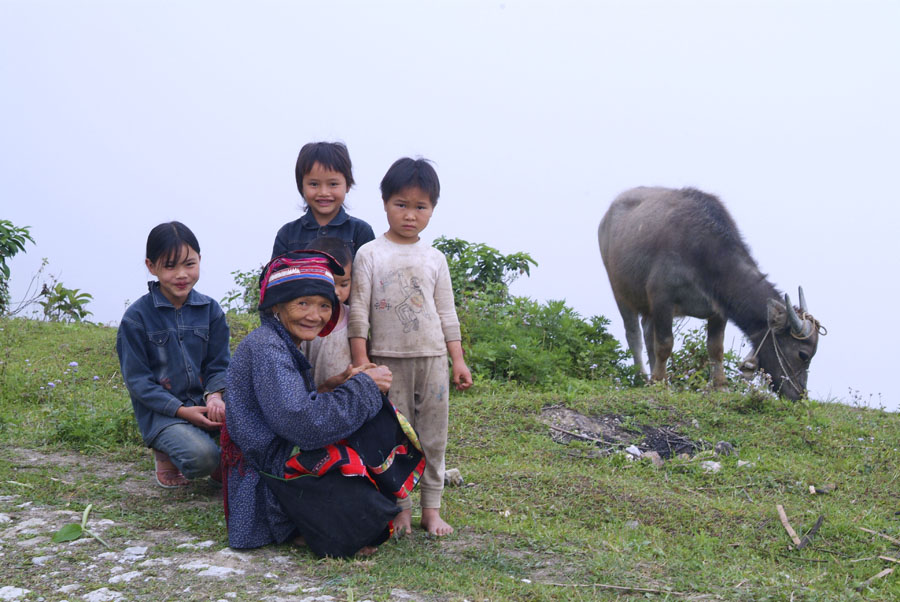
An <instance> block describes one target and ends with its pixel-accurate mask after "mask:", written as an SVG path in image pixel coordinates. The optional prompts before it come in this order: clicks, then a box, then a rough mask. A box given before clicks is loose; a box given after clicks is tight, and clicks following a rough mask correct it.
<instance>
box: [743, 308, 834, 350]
mask: <svg viewBox="0 0 900 602" xmlns="http://www.w3.org/2000/svg"><path fill="white" fill-rule="evenodd" d="M799 318H800V319H801V320H803V321H805V320H809V321H810V322H812V324H813V326H814V328H812V329H810V331H809V334H808V335H806V336H805V337H801V336H797V335H796V334H794V330H793V329H791V336H792V337H794V338H795V339H797V340H798V341H805V340H806V339H808V338H809V337H811V336H812V335H813V333H814V332H818V333H819V336H823V337H824V336H825V335H826V334H828V329H827V328H825V327H824V326H822V324H821V323H820V322H819V321H818V320H816V319H815V318H814V317H813V315H812V314H811V313H808V312H805V311H803V310H802V309H801V310H800V312H799ZM766 334H768V333H766ZM761 344H762V343H760V345H761Z"/></svg>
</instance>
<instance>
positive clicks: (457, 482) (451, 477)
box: [444, 468, 465, 487]
mask: <svg viewBox="0 0 900 602" xmlns="http://www.w3.org/2000/svg"><path fill="white" fill-rule="evenodd" d="M463 484H465V481H464V480H463V477H462V473H460V472H459V469H458V468H449V469H447V470H445V471H444V485H446V486H447V487H461V486H462V485H463Z"/></svg>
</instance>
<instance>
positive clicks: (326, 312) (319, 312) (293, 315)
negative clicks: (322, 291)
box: [272, 295, 332, 343]
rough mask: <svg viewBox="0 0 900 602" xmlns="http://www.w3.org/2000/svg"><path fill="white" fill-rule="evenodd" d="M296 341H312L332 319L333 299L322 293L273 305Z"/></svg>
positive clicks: (273, 309)
mask: <svg viewBox="0 0 900 602" xmlns="http://www.w3.org/2000/svg"><path fill="white" fill-rule="evenodd" d="M272 311H273V312H274V313H275V315H276V316H277V317H278V319H279V320H281V323H282V324H283V325H284V327H285V328H286V329H287V331H288V332H289V333H290V335H291V338H293V339H294V342H295V343H299V342H300V341H311V340H313V339H315V338H316V337H317V336H319V332H321V330H322V329H323V328H324V327H325V324H327V323H328V320H330V319H331V312H332V307H331V299H329V298H328V297H323V296H322V295H310V296H308V297H297V298H296V299H292V300H290V301H286V302H284V303H279V304H278V305H275V306H273V307H272Z"/></svg>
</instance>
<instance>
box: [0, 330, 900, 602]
mask: <svg viewBox="0 0 900 602" xmlns="http://www.w3.org/2000/svg"><path fill="white" fill-rule="evenodd" d="M250 327H252V325H251V326H250ZM247 328H249V327H247ZM247 328H245V329H244V330H245V331H246V329H247ZM0 329H2V330H0V360H2V362H3V363H2V364H0V449H8V448H10V447H16V448H28V449H33V450H38V451H40V452H42V453H51V452H67V453H71V454H76V453H77V454H84V458H85V461H89V459H90V458H92V457H102V458H103V459H104V460H105V461H107V462H111V463H113V464H117V463H120V464H121V465H122V466H123V467H125V468H128V469H130V470H135V469H136V470H145V471H148V472H149V470H150V467H151V465H150V459H149V454H148V453H147V452H146V450H145V449H144V448H143V447H142V445H141V442H140V437H139V436H138V434H137V430H136V428H135V426H134V424H133V422H134V420H133V416H132V412H131V404H130V401H129V399H128V396H127V393H126V392H125V390H124V387H123V385H122V382H121V377H120V375H119V374H118V371H117V369H118V364H117V360H116V356H115V349H114V347H115V331H114V330H113V329H110V328H105V327H100V326H91V325H63V324H48V323H43V322H36V321H29V320H5V321H0ZM73 361H74V362H78V366H77V371H75V370H74V368H73V367H70V366H69V363H70V362H73ZM67 370H68V371H67ZM94 376H98V377H99V378H98V379H96V380H95V379H94V378H93V377H94ZM50 382H54V384H55V386H54V387H52V388H50V387H48V384H47V383H50ZM42 386H43V387H44V389H41V387H42ZM555 404H562V405H565V406H566V407H568V408H571V409H574V410H577V411H579V412H581V413H583V414H586V415H600V414H618V415H620V416H622V417H623V418H624V420H625V421H626V423H627V424H628V425H632V426H639V425H652V426H669V427H672V428H676V429H677V430H678V431H679V432H680V433H681V434H683V435H686V436H688V437H690V438H691V439H692V440H694V441H700V440H702V441H704V442H707V443H709V444H712V443H715V442H716V441H728V442H730V443H732V444H733V445H734V446H735V448H737V450H738V451H739V454H740V455H739V458H738V457H733V456H725V457H716V458H709V459H715V460H716V461H718V462H720V463H721V464H722V469H721V470H720V471H719V472H718V473H709V472H706V471H704V470H703V468H701V466H700V462H701V461H700V460H699V459H694V460H677V459H673V460H669V461H667V462H666V463H665V465H664V466H663V467H662V468H660V469H657V468H654V467H653V466H652V464H650V463H649V462H643V461H637V462H631V461H628V460H627V459H626V458H625V456H624V455H623V454H614V455H610V456H605V457H593V456H592V455H591V454H590V453H589V452H591V450H592V446H591V445H589V444H587V443H585V442H578V441H576V442H573V443H571V444H569V445H561V444H558V443H555V442H553V441H552V440H551V439H550V437H549V436H548V428H547V426H546V425H545V424H544V423H542V422H541V421H540V415H541V409H542V408H544V407H546V406H549V405H555ZM898 427H900V416H898V415H897V414H895V413H888V412H884V411H881V410H873V409H865V408H857V407H850V406H846V405H840V404H833V403H820V402H817V401H809V402H803V403H790V402H785V401H781V400H776V399H772V398H766V397H755V396H754V395H753V394H752V393H750V394H747V393H744V394H741V393H734V392H732V393H705V392H704V393H674V392H671V391H669V390H666V389H665V388H662V387H648V388H639V389H622V390H617V389H616V388H614V387H611V386H603V385H597V384H591V383H588V384H586V383H575V385H574V386H572V387H568V388H567V389H566V390H563V391H560V392H559V393H552V392H550V393H548V392H540V391H535V390H529V389H527V388H520V387H515V386H510V385H507V384H497V383H491V382H483V381H482V382H479V383H478V385H477V386H476V387H474V388H473V389H472V390H470V391H469V392H466V393H464V394H454V395H453V396H452V397H451V432H450V442H449V449H448V457H447V466H448V467H455V468H459V469H460V471H461V472H462V474H463V477H464V478H465V481H466V484H465V486H463V487H460V488H452V489H447V490H446V492H445V497H444V500H445V506H444V509H443V514H444V516H445V518H447V519H448V520H449V522H450V523H451V524H454V525H455V526H457V528H458V532H457V534H456V535H454V536H452V537H450V538H447V539H445V540H429V539H426V538H424V537H421V536H419V537H417V538H416V539H415V540H413V541H400V542H394V543H391V544H388V545H385V546H382V548H381V549H380V550H379V552H378V554H377V555H376V556H375V557H374V558H373V559H372V560H369V561H365V562H359V561H341V560H317V559H315V558H313V557H312V556H311V555H310V554H309V553H308V552H306V551H305V550H302V549H297V548H293V547H288V546H285V547H283V548H280V549H279V553H283V554H284V555H286V556H289V557H291V558H294V559H296V564H297V565H298V568H297V571H298V572H300V573H301V574H303V575H305V576H308V577H310V578H313V579H317V580H319V581H320V582H321V583H323V585H324V587H325V590H324V591H325V592H326V593H329V594H330V595H333V596H335V597H337V598H338V599H342V600H360V599H365V598H370V599H373V600H386V599H390V596H391V594H390V592H391V590H392V588H402V589H405V590H407V591H411V592H416V593H418V594H422V595H431V596H435V597H438V598H440V599H448V600H462V599H468V600H488V599H490V600H534V601H542V600H596V599H616V598H617V597H623V599H633V598H643V597H650V598H653V599H662V600H666V599H668V600H676V599H693V600H706V599H710V600H712V599H721V600H748V601H749V600H788V599H794V600H862V599H866V600H873V599H875V600H889V599H898V598H900V578H898V576H895V575H888V576H887V577H884V578H882V579H879V580H877V581H874V582H872V583H871V584H869V585H868V586H867V587H865V588H863V589H862V591H857V590H856V587H857V586H859V585H860V584H861V583H862V582H864V581H865V580H866V579H868V578H870V577H872V576H873V575H875V574H876V573H878V572H879V571H880V570H881V569H883V568H885V567H887V566H889V565H890V563H889V562H886V561H883V560H879V559H878V556H879V555H881V556H891V557H895V558H896V557H898V556H900V551H898V550H897V546H896V545H894V544H893V543H891V542H890V541H888V540H887V539H885V538H883V537H879V536H877V535H872V534H869V533H866V532H864V531H862V530H861V529H860V528H861V527H862V528H867V529H871V530H873V531H876V532H878V533H882V534H884V535H887V536H890V537H894V538H898V539H900V517H898V513H897V511H898V510H900V504H898V495H897V492H898V491H900V483H898V477H900V463H898V461H897V460H898V453H897V449H898V447H900V428H898ZM635 442H639V441H635ZM739 459H740V460H742V461H749V462H750V463H751V464H749V465H746V466H740V467H739V466H738V460H739ZM53 478H56V479H57V480H53ZM121 481H122V477H121V475H119V474H115V473H110V474H101V475H92V474H90V473H89V472H88V471H78V470H72V471H70V472H67V473H65V474H62V473H59V472H57V471H54V469H53V468H52V467H45V468H39V469H27V470H26V469H22V468H21V467H19V466H17V465H16V463H15V462H13V461H12V460H10V459H9V457H8V456H7V455H6V454H5V453H4V452H2V451H0V495H9V494H11V493H15V494H18V495H20V496H21V497H24V498H26V499H28V500H29V501H33V503H35V504H42V505H47V506H51V507H58V508H60V509H65V508H68V509H74V510H77V511H80V510H81V509H83V508H84V506H85V505H86V504H88V503H93V504H94V511H93V514H92V516H96V517H98V518H101V517H102V518H109V519H112V520H114V521H115V522H116V525H117V526H116V528H115V529H114V530H112V531H110V532H108V533H107V537H105V539H106V540H107V541H109V543H110V544H111V545H112V546H113V547H114V548H116V547H119V548H122V547H125V544H124V542H125V541H128V540H129V539H130V538H131V537H133V536H134V533H136V532H138V531H140V530H146V529H151V530H153V529H155V530H164V529H167V528H171V526H172V525H175V524H177V525H178V528H179V529H182V530H184V531H187V532H188V533H191V534H192V535H194V536H196V537H197V538H200V539H202V540H206V539H210V540H213V541H215V542H216V543H217V544H218V545H220V546H224V545H225V544H226V543H227V538H226V535H225V531H224V521H223V517H222V516H221V513H220V512H218V511H217V503H216V502H214V501H211V500H210V497H209V495H205V492H203V491H197V490H194V489H191V490H187V491H176V492H172V493H171V495H170V496H169V495H168V494H167V497H166V498H165V499H168V500H170V501H171V502H172V503H171V504H154V505H146V504H141V503H139V501H140V500H135V499H133V496H131V495H130V494H129V493H128V491H127V490H125V489H123V488H122V487H121V486H120V485H121ZM826 484H834V485H835V486H836V488H835V489H834V491H833V492H831V493H829V494H826V495H811V494H810V492H809V487H810V485H812V486H819V487H822V486H823V485H826ZM776 504H781V505H782V506H783V507H784V508H785V510H786V512H787V515H788V517H789V518H790V521H791V523H792V525H793V527H794V528H795V529H796V530H797V532H798V533H800V535H801V536H802V535H803V534H804V533H805V532H806V531H807V530H809V529H810V528H811V527H812V525H813V524H814V523H815V521H816V519H817V518H818V517H819V516H824V522H823V524H822V527H821V529H820V530H819V531H818V533H817V534H816V535H815V536H814V537H813V538H812V543H811V545H809V546H808V547H805V548H804V549H802V550H796V549H793V547H792V546H791V542H790V539H789V538H788V536H787V534H786V532H785V530H784V528H783V527H782V525H781V523H780V522H779V519H778V515H777V513H776ZM186 508H199V509H200V511H186V510H185V509H186ZM173 550H174V546H173ZM860 559H867V560H862V561H860ZM2 562H3V558H2V557H0V563H2ZM37 581H39V577H38V576H35V583H31V585H32V586H33V587H31V588H30V589H35V590H37V589H38V588H39V583H37ZM598 584H604V585H615V586H620V587H624V588H636V589H632V590H630V591H629V590H615V589H611V588H607V587H600V586H599V585H598ZM17 585H20V587H23V586H24V587H29V584H27V583H26V584H25V585H21V584H17ZM135 587H136V586H135ZM641 589H643V590H655V592H648V591H641ZM172 591H175V590H174V589H173V590H172ZM223 591H224V590H223ZM664 591H667V592H670V593H658V592H664Z"/></svg>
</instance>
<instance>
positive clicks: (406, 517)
mask: <svg viewBox="0 0 900 602" xmlns="http://www.w3.org/2000/svg"><path fill="white" fill-rule="evenodd" d="M411 533H412V509H410V508H406V509H405V510H401V511H400V514H398V515H397V516H396V517H394V536H395V537H402V536H403V535H409V534H411Z"/></svg>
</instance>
